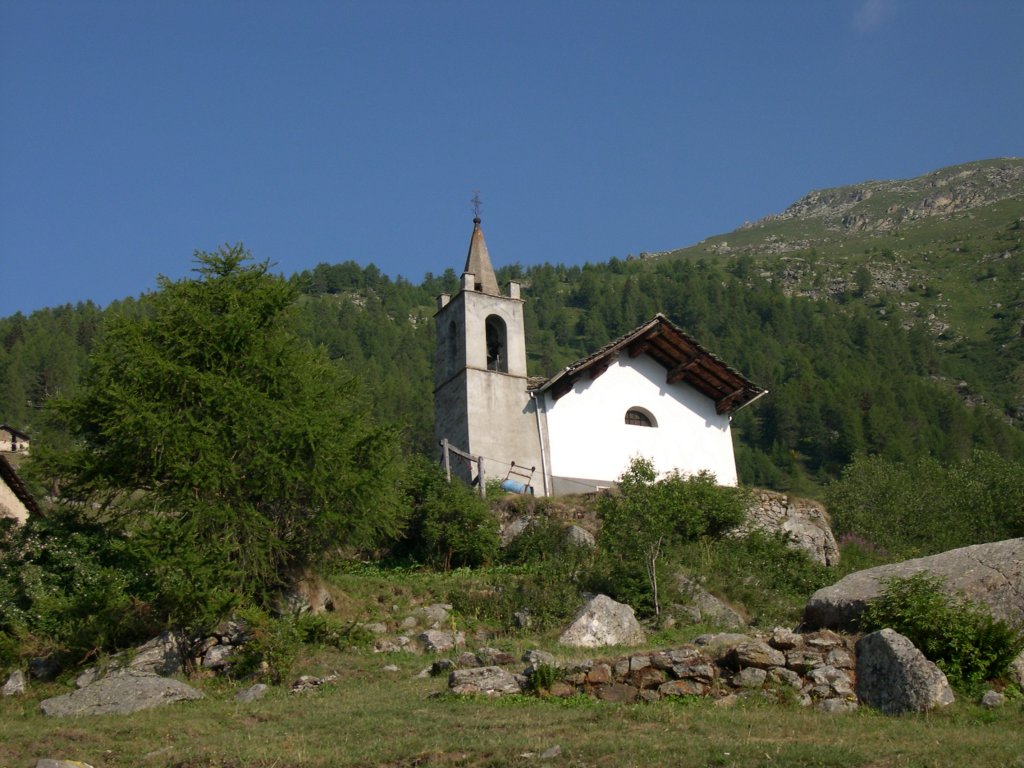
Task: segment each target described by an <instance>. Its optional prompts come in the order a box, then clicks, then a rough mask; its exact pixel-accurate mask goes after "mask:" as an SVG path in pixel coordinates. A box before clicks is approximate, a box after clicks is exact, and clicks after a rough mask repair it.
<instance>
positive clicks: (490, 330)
mask: <svg viewBox="0 0 1024 768" xmlns="http://www.w3.org/2000/svg"><path fill="white" fill-rule="evenodd" d="M485 327H486V329H487V370H488V371H498V372H499V373H508V331H507V329H506V327H505V321H504V320H502V319H501V318H500V317H498V316H497V315H490V316H489V317H488V318H487V320H486V321H485Z"/></svg>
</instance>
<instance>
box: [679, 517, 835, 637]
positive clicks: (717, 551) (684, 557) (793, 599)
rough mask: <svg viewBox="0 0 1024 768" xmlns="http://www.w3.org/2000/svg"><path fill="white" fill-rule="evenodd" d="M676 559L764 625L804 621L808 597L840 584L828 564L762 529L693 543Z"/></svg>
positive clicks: (779, 536)
mask: <svg viewBox="0 0 1024 768" xmlns="http://www.w3.org/2000/svg"><path fill="white" fill-rule="evenodd" d="M676 557H677V558H678V560H679V561H680V562H681V563H683V564H685V565H686V566H687V569H688V570H689V571H690V573H692V574H693V575H695V576H697V577H698V578H699V579H700V581H701V582H702V583H703V584H704V586H705V588H706V589H708V590H709V591H711V592H714V593H716V594H722V595H728V596H729V599H730V601H731V602H733V603H735V604H737V605H738V606H742V607H743V609H744V610H745V611H746V613H747V615H748V618H749V620H750V623H751V624H753V625H755V626H761V627H770V626H774V625H776V624H786V623H792V622H795V621H798V620H799V618H800V615H801V613H802V611H803V607H804V605H805V604H806V602H807V599H808V598H809V597H810V596H811V595H812V594H813V593H814V592H815V591H816V590H818V589H820V588H821V587H823V586H826V585H827V584H829V583H831V582H832V581H833V580H834V575H833V574H832V572H831V571H830V570H829V569H828V568H827V567H826V566H824V565H821V564H820V563H818V562H816V561H814V560H812V559H811V558H810V557H809V556H808V555H807V553H806V552H804V551H803V550H800V549H794V548H792V547H790V546H789V545H788V544H787V543H786V539H785V538H784V537H783V536H782V535H780V534H770V533H766V532H764V531H759V530H756V531H753V532H751V533H750V534H749V535H747V536H744V537H742V538H732V537H726V538H721V539H708V538H705V539H702V540H700V541H698V542H690V543H687V544H685V545H683V546H682V547H680V548H679V549H678V550H677V551H676Z"/></svg>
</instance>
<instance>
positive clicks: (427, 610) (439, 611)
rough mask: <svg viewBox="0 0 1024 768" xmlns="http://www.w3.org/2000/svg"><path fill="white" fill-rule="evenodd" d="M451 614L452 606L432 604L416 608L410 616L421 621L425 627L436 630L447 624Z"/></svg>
mask: <svg viewBox="0 0 1024 768" xmlns="http://www.w3.org/2000/svg"><path fill="white" fill-rule="evenodd" d="M451 613H452V606H451V605H450V604H449V603H433V604H431V605H426V606H423V607H421V608H417V609H416V610H415V611H413V614H412V615H413V616H414V617H415V618H416V619H418V620H419V621H422V622H423V624H424V625H425V626H427V627H430V628H431V629H437V628H438V627H441V626H444V625H445V624H447V623H448V619H449V617H450V616H451Z"/></svg>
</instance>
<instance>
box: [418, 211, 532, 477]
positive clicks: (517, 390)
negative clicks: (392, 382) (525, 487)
mask: <svg viewBox="0 0 1024 768" xmlns="http://www.w3.org/2000/svg"><path fill="white" fill-rule="evenodd" d="M519 294H520V288H519V284H518V283H515V282H511V283H509V286H508V295H507V296H505V295H503V294H502V292H501V289H500V288H499V287H498V281H497V279H496V278H495V275H494V267H493V266H492V265H491V258H490V256H489V254H488V253H487V244H486V243H485V242H484V233H483V230H482V229H481V228H480V217H479V215H477V216H475V217H474V218H473V234H472V235H471V237H470V241H469V254H468V255H467V257H466V267H465V269H464V270H463V273H462V285H461V287H460V290H459V292H458V293H457V294H455V295H454V296H448V295H447V294H442V295H441V296H439V297H438V299H437V313H436V314H435V315H434V324H435V325H434V327H435V333H436V342H435V356H434V436H435V438H436V439H437V440H438V442H440V441H441V440H448V441H449V443H451V444H452V445H453V446H455V447H457V448H459V449H461V450H463V451H466V452H468V453H470V454H472V455H473V456H474V457H476V456H482V457H483V458H484V467H485V475H486V477H487V478H496V479H504V478H505V477H506V474H507V472H508V469H509V467H510V464H511V462H515V463H516V465H518V466H520V467H522V466H526V467H531V466H537V467H538V468H539V466H540V461H539V458H538V456H539V452H540V450H539V444H538V435H537V427H536V426H535V417H534V415H533V402H532V400H531V399H530V397H529V394H528V392H527V388H526V333H525V330H524V321H523V300H522V299H521V298H520V295H519ZM452 471H453V473H456V474H458V475H459V476H461V477H462V478H463V479H465V480H467V481H470V480H472V479H474V478H475V471H474V470H473V468H472V467H471V466H470V465H469V463H468V462H464V461H457V462H453V463H452Z"/></svg>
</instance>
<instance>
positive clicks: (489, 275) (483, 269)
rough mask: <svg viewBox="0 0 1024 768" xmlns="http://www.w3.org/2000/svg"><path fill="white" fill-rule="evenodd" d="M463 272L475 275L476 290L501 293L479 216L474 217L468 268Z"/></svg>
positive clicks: (492, 294)
mask: <svg viewBox="0 0 1024 768" xmlns="http://www.w3.org/2000/svg"><path fill="white" fill-rule="evenodd" d="M462 272H463V274H465V273H467V272H468V273H470V274H472V275H473V276H474V283H475V285H476V290H478V291H479V292H480V293H487V294H490V295H491V296H500V295H501V291H499V290H498V279H497V278H496V277H495V276H494V267H493V266H492V265H491V257H490V255H488V253H487V243H485V242H484V231H483V230H482V229H480V217H479V216H475V217H473V234H472V236H471V237H470V239H469V254H468V255H467V256H466V268H465V269H464V270H462Z"/></svg>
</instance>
